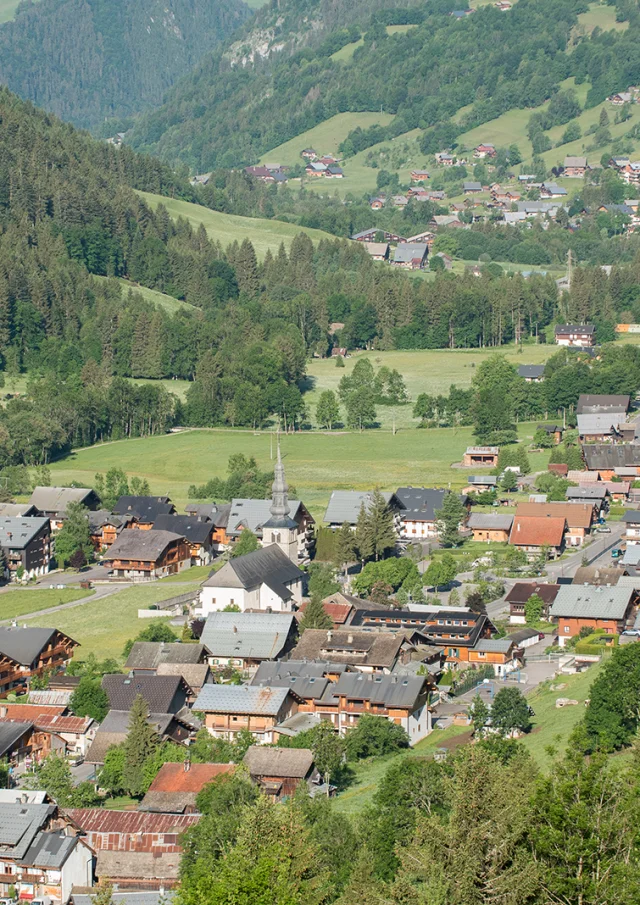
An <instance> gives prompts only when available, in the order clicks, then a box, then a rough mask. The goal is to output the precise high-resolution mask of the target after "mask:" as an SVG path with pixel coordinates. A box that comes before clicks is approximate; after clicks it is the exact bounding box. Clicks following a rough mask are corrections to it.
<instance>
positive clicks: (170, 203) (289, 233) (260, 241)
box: [139, 181, 335, 259]
mask: <svg viewBox="0 0 640 905" xmlns="http://www.w3.org/2000/svg"><path fill="white" fill-rule="evenodd" d="M331 183H332V184H333V182H332V181H331ZM139 194H140V195H141V196H142V197H143V198H144V199H145V201H146V202H147V204H149V206H150V207H152V208H154V209H155V208H156V207H158V205H159V204H164V206H165V207H166V209H167V211H168V213H169V216H170V217H173V218H174V219H177V218H178V217H184V218H185V220H188V221H189V223H191V225H192V226H193V228H194V229H197V228H198V227H199V226H200V224H203V225H204V228H205V229H206V231H207V235H208V236H209V238H210V239H211V240H212V241H214V242H220V243H221V245H222V247H223V248H226V247H227V246H228V245H230V244H231V243H232V242H233V241H234V240H237V241H238V242H242V240H243V239H251V242H252V243H253V247H254V248H255V251H256V255H257V256H258V258H260V259H262V258H264V256H265V254H266V253H267V249H268V248H270V249H271V251H272V252H274V253H275V252H277V250H278V248H279V247H280V243H281V242H284V244H285V246H286V247H287V248H288V247H289V246H290V245H291V243H292V242H293V240H294V238H295V237H296V236H297V235H298V233H300V232H305V233H306V234H307V235H308V236H309V238H310V239H312V240H313V241H314V242H319V241H320V240H321V239H332V240H333V239H334V238H335V236H330V235H329V233H325V232H322V230H320V229H305V230H302V229H301V228H300V227H299V226H296V224H294V223H282V222H281V221H280V220H259V219H258V218H257V217H237V216H235V215H234V214H223V213H220V212H219V211H212V210H209V208H208V207H202V205H200V204H191V203H190V202H189V201H179V200H177V199H175V198H166V197H165V196H164V195H152V194H151V193H150V192H139Z"/></svg>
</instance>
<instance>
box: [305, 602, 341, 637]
mask: <svg viewBox="0 0 640 905" xmlns="http://www.w3.org/2000/svg"><path fill="white" fill-rule="evenodd" d="M308 628H326V629H330V628H333V620H332V618H331V616H329V614H328V613H327V611H326V610H325V608H324V606H323V604H322V599H321V598H320V597H319V596H317V595H313V596H312V597H311V600H310V601H309V603H308V604H307V605H306V606H305V608H304V615H303V616H302V619H301V620H300V623H299V625H298V629H299V631H300V634H302V632H304V631H305V630H306V629H308Z"/></svg>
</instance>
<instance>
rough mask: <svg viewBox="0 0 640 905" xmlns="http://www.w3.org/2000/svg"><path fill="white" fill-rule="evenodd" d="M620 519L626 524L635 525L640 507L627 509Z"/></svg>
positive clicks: (639, 519)
mask: <svg viewBox="0 0 640 905" xmlns="http://www.w3.org/2000/svg"><path fill="white" fill-rule="evenodd" d="M622 521H623V522H626V523H627V524H628V525H637V524H638V523H640V509H628V510H627V511H626V512H625V514H624V515H623V516H622Z"/></svg>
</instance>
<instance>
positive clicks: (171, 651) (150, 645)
mask: <svg viewBox="0 0 640 905" xmlns="http://www.w3.org/2000/svg"><path fill="white" fill-rule="evenodd" d="M205 657H206V653H205V647H204V644H182V643H180V642H179V641H176V642H175V643H167V642H165V641H135V642H134V644H133V647H132V648H131V651H130V652H129V656H128V657H127V662H126V663H125V668H126V669H128V670H129V671H132V672H134V673H135V674H136V675H138V674H140V673H146V674H147V675H154V674H155V673H156V671H157V670H158V667H159V666H160V665H161V664H163V663H176V664H178V663H180V664H182V663H184V664H188V665H193V664H203V663H204V660H205Z"/></svg>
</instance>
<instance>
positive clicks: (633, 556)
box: [618, 544, 640, 566]
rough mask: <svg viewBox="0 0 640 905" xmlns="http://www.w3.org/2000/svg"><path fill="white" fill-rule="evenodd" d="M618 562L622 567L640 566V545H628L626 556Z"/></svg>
mask: <svg viewBox="0 0 640 905" xmlns="http://www.w3.org/2000/svg"><path fill="white" fill-rule="evenodd" d="M618 562H619V563H620V565H622V566H637V565H639V564H640V544H630V545H627V549H626V550H625V553H624V556H623V557H622V559H619V560H618Z"/></svg>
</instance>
